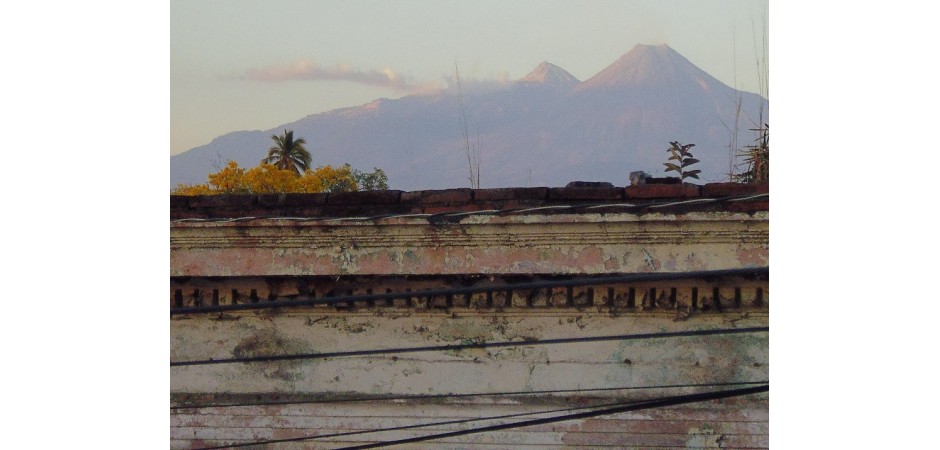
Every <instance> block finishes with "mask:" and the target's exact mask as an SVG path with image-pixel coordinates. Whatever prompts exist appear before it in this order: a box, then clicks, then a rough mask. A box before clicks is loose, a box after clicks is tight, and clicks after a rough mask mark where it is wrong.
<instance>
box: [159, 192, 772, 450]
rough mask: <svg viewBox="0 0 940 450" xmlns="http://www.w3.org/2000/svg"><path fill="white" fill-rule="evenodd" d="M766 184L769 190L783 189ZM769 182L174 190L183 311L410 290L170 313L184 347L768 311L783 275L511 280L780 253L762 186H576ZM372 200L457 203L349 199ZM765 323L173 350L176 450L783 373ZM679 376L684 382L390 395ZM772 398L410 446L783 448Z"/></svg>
mask: <svg viewBox="0 0 940 450" xmlns="http://www.w3.org/2000/svg"><path fill="white" fill-rule="evenodd" d="M631 188H633V189H631ZM677 189H678V190H677ZM761 189H763V192H766V187H763V188H758V191H760V190H761ZM758 193H759V192H758ZM753 194H755V192H753V190H752V189H751V188H747V189H744V190H743V191H742V188H740V187H739V186H737V185H706V186H702V187H698V186H695V187H690V186H665V187H656V186H654V187H650V188H649V189H647V188H642V187H639V188H638V187H628V188H626V189H623V188H609V189H599V190H598V189H593V190H592V189H586V190H585V189H580V190H579V189H547V188H530V189H523V190H518V189H509V190H483V191H479V190H478V191H472V190H451V191H443V192H419V193H401V192H397V193H396V192H379V193H362V195H358V194H356V195H351V196H349V195H345V196H344V195H335V196H334V195H332V194H330V195H320V196H274V197H271V196H269V197H264V196H257V197H252V198H228V199H225V198H199V199H179V198H175V199H174V200H173V202H174V205H175V206H173V209H172V211H171V216H172V217H173V218H175V219H182V220H175V221H173V222H172V223H171V241H170V247H171V267H170V273H171V283H170V306H171V309H174V308H183V307H202V306H209V305H232V304H242V303H246V302H248V303H254V304H258V305H263V304H264V302H268V301H292V300H302V299H311V298H314V299H320V298H329V297H331V296H334V295H338V296H342V295H352V294H366V293H385V292H394V293H404V294H405V295H403V296H402V297H400V298H396V299H393V300H388V301H385V300H382V301H375V302H349V303H350V304H344V305H327V306H317V307H308V306H304V307H287V308H277V309H263V310H260V311H239V312H223V313H211V314H209V313H200V314H176V315H173V316H171V358H170V359H171V361H177V362H178V361H192V360H204V359H225V358H233V357H251V356H265V355H283V354H297V353H322V352H335V351H353V350H372V349H390V348H410V347H419V346H433V345H444V344H457V343H469V342H479V341H518V342H520V343H522V342H523V341H527V340H532V339H552V338H575V337H585V336H600V335H623V334H639V333H657V332H668V331H688V330H712V329H735V328H744V327H766V326H767V324H768V309H767V305H768V302H769V284H768V282H767V280H766V279H738V278H734V277H730V278H725V279H720V280H704V279H686V280H674V281H669V282H647V283H642V282H641V283H621V284H599V285H596V286H584V287H577V288H571V289H565V288H548V289H541V290H530V291H526V290H519V289H516V290H512V289H505V290H502V288H501V286H505V285H510V284H512V283H515V282H519V281H520V280H523V279H525V280H542V279H557V278H558V277H563V276H566V275H567V276H580V277H584V276H593V275H605V274H625V273H664V272H670V273H677V272H688V271H703V270H716V269H736V268H754V267H764V266H767V265H768V255H769V246H768V243H769V239H768V213H767V207H766V198H764V200H761V201H760V202H758V203H754V202H743V203H721V204H717V203H708V205H710V206H708V207H703V208H699V207H698V206H695V205H696V204H693V206H695V207H694V208H692V209H691V210H689V209H688V208H686V206H683V207H682V208H680V210H674V208H673V209H670V208H672V207H669V208H658V207H657V208H654V210H653V209H643V210H636V209H635V208H633V207H632V206H630V207H628V208H627V209H626V210H625V209H624V208H621V207H619V206H616V205H615V206H605V207H604V208H594V207H593V206H591V209H586V210H573V209H571V208H569V206H570V204H571V203H572V202H575V203H577V202H582V203H585V202H586V203H593V202H597V201H604V202H608V203H612V204H616V203H618V202H624V201H636V200H643V199H653V200H656V201H661V202H666V203H665V204H667V205H668V204H669V203H668V202H678V203H682V204H683V205H688V204H689V203H688V201H689V199H690V198H692V199H695V198H702V197H708V196H711V197H721V196H728V195H743V196H747V195H753ZM669 195H672V196H677V197H678V198H671V199H670V198H667V197H668V196H669ZM703 200H707V199H703ZM553 202H555V203H553ZM558 202H561V203H565V204H566V205H567V206H564V208H565V209H563V210H561V211H554V212H548V211H544V210H532V211H528V212H523V213H518V214H517V213H512V214H463V212H466V213H472V212H473V211H479V210H482V209H487V208H490V207H492V208H497V209H503V208H509V207H535V208H542V207H545V206H551V205H552V204H558ZM716 205H717V206H716ZM631 208H633V209H631ZM368 211H380V212H384V213H391V214H396V215H398V214H402V213H415V214H418V213H420V214H429V213H430V214H439V213H440V214H445V213H446V214H455V213H456V214H457V216H453V215H451V216H446V217H443V219H444V220H440V219H442V218H441V217H436V219H435V218H429V217H427V216H412V217H401V216H397V217H373V218H369V219H362V218H350V217H349V215H350V214H362V213H363V212H368ZM220 214H221V216H220ZM248 216H251V217H248ZM279 216H280V218H278V217H279ZM283 216H290V217H283ZM314 216H316V217H314ZM226 217H228V218H229V219H226ZM324 217H333V219H329V220H324ZM343 217H345V219H344V218H343ZM188 218H189V219H188ZM192 218H204V219H208V220H190V219H192ZM232 218H240V219H238V220H231V219H232ZM466 285H486V286H492V287H493V289H494V290H493V291H492V292H487V293H477V294H473V295H467V296H451V297H446V298H445V297H443V296H437V297H428V296H421V295H420V292H419V291H421V290H424V289H438V288H452V287H456V286H466ZM412 291H413V292H412ZM631 293H632V294H631ZM667 294H668V295H667ZM768 339H769V337H768V334H767V333H766V332H758V333H748V334H733V335H716V336H699V337H673V338H654V339H646V340H636V341H632V340H623V341H603V342H582V343H568V344H558V345H544V346H542V345H519V346H514V347H506V348H491V349H468V350H458V351H430V352H415V353H402V354H383V355H369V356H344V357H335V358H327V359H304V360H292V361H268V362H251V363H229V364H208V365H196V366H174V367H171V402H172V404H173V405H175V406H177V407H178V408H176V409H173V410H172V412H171V420H172V424H171V448H178V449H188V448H201V447H206V446H214V445H221V444H233V443H244V442H252V441H259V440H270V439H289V438H297V437H302V436H311V435H323V434H330V433H337V432H350V431H356V430H368V429H374V428H383V427H392V426H400V425H408V424H415V423H427V422H434V421H440V420H446V419H447V418H473V417H486V416H496V415H502V414H511V413H520V412H533V411H544V410H550V409H557V408H564V407H571V406H580V405H588V404H596V403H605V402H613V401H622V400H640V399H651V398H659V397H662V396H667V395H678V394H688V393H694V392H701V391H702V390H703V389H716V388H715V387H712V388H703V387H695V386H693V385H697V384H715V383H743V382H761V381H766V380H767V379H768V374H769V372H768V363H769V359H768V357H769V355H768V347H769V346H768ZM671 385H681V386H685V387H673V388H659V389H629V390H616V391H615V390H606V391H592V392H581V393H571V392H569V393H556V394H552V395H548V394H544V395H535V396H521V397H516V396H496V397H492V396H491V397H456V398H453V397H452V398H412V399H410V400H391V399H388V397H394V396H402V395H407V396H415V395H422V396H427V395H439V394H467V393H482V392H490V393H492V392H532V391H542V390H559V389H562V390H569V389H597V388H599V389H610V388H620V387H631V388H643V387H649V386H659V387H662V386H671ZM376 397H378V398H379V399H376ZM382 397H384V398H385V399H382ZM370 398H371V399H370ZM337 400H342V401H337ZM278 401H294V402H302V403H296V404H289V405H288V404H283V405H272V404H268V405H265V406H237V407H236V406H230V407H211V408H205V407H200V408H191V407H194V406H199V405H204V404H206V403H214V402H222V403H271V402H278ZM767 401H768V396H767V395H754V396H749V397H740V398H735V399H731V400H722V401H710V402H704V403H700V404H693V405H685V406H676V407H670V408H662V409H655V410H648V411H636V412H631V413H621V414H615V415H610V416H605V417H600V418H594V419H586V420H577V421H570V422H562V423H558V424H551V425H540V426H538V427H531V428H520V429H515V430H504V431H500V432H492V433H484V434H478V435H470V436H463V437H457V438H451V439H447V440H443V441H434V442H431V443H427V444H417V445H409V446H407V448H471V447H472V448H516V447H520V448H522V447H525V446H529V447H538V448H571V447H578V446H580V447H594V448H597V447H612V448H653V447H655V448H766V447H768V431H767ZM490 423H492V422H490ZM478 425H480V424H473V425H466V424H464V425H461V424H452V425H439V426H436V427H432V428H431V429H422V430H420V431H415V430H399V431H395V432H392V433H383V434H382V435H380V436H379V435H355V436H347V437H336V438H327V439H322V440H312V441H305V442H281V443H277V444H269V445H267V446H259V447H258V448H278V449H282V448H283V449H295V448H335V447H341V446H344V445H354V444H357V443H368V442H374V441H376V440H388V439H395V438H404V437H410V436H417V435H423V434H428V433H432V432H440V431H445V430H453V429H460V428H466V427H469V426H478Z"/></svg>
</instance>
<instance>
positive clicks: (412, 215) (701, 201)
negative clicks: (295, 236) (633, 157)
mask: <svg viewBox="0 0 940 450" xmlns="http://www.w3.org/2000/svg"><path fill="white" fill-rule="evenodd" d="M769 196H770V194H758V195H752V196H747V197H724V198H707V199H703V198H697V199H690V200H684V201H679V202H670V203H655V202H651V203H644V204H638V205H637V204H630V203H592V204H587V205H549V206H536V207H531V208H511V209H488V210H481V211H462V212H454V213H442V214H423V213H408V214H388V215H377V216H368V217H257V216H248V217H237V218H209V219H206V218H186V219H174V220H171V221H170V223H171V224H172V223H185V222H223V223H224V222H241V221H251V220H292V221H301V222H322V221H327V222H342V221H349V222H361V221H376V220H388V219H401V218H429V219H430V218H439V219H445V220H446V219H447V218H457V217H467V216H473V215H503V214H506V215H512V214H524V213H531V212H538V211H553V210H578V209H600V208H637V209H643V208H665V207H673V206H682V205H691V204H705V203H718V202H741V201H749V200H755V199H759V198H764V197H769Z"/></svg>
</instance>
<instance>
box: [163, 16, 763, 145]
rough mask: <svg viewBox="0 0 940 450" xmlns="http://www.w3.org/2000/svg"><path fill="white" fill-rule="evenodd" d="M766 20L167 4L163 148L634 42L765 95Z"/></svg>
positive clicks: (595, 54)
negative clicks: (167, 139)
mask: <svg viewBox="0 0 940 450" xmlns="http://www.w3.org/2000/svg"><path fill="white" fill-rule="evenodd" d="M767 16H768V4H767V0H688V1H678V0H676V1H664V0H653V1H639V0H614V1H610V0H608V1H601V0H581V1H573V0H564V1H546V0H535V1H522V0H509V1H506V0H503V1H465V0H464V1H440V0H401V1H394V2H393V1H332V0H330V1H323V0H318V1H301V0H271V1H248V0H198V1H194V0H185V1H183V0H173V1H172V2H171V16H170V23H171V29H170V41H171V44H170V58H171V65H170V74H171V75H170V89H171V123H170V126H171V149H170V151H171V154H173V153H179V152H182V151H185V150H188V149H190V148H193V147H195V146H198V145H202V144H206V143H208V142H209V141H210V140H212V139H214V138H215V137H217V136H220V135H223V134H225V133H229V132H232V131H238V130H255V129H266V128H270V127H274V126H277V125H279V124H282V123H285V122H289V121H293V120H296V119H299V118H301V117H304V116H306V115H308V114H312V113H317V112H322V111H328V110H331V109H335V108H339V107H345V106H355V105H359V104H363V103H367V102H369V101H371V100H374V99H376V98H381V97H388V98H397V97H401V96H404V95H408V94H410V93H413V92H416V91H421V90H422V89H429V88H433V87H434V86H441V85H444V84H445V83H446V82H445V77H451V76H453V74H454V63H455V61H456V62H457V63H458V64H459V67H460V71H461V77H462V78H465V79H468V80H473V79H476V80H481V81H483V80H506V79H509V80H512V79H517V78H521V77H523V76H525V74H526V73H528V72H529V71H530V70H532V69H533V68H534V67H535V66H536V65H538V64H539V63H540V62H541V61H543V60H545V61H549V62H551V63H554V64H556V65H558V66H560V67H562V68H564V69H566V70H568V71H569V72H571V74H572V75H574V76H575V77H577V78H579V79H581V80H585V79H587V78H590V77H591V76H593V75H594V74H596V73H597V72H599V71H600V70H602V69H603V68H604V67H606V66H607V65H609V64H611V63H612V62H614V61H615V60H616V59H617V58H619V57H620V56H621V55H623V54H624V53H626V52H627V51H629V50H630V49H631V48H633V46H634V45H636V44H668V45H669V46H671V47H672V48H674V49H675V50H676V51H678V52H679V53H681V54H682V55H684V56H685V57H686V58H688V59H689V60H691V61H692V62H693V63H694V64H696V65H698V66H699V67H701V68H702V69H704V70H705V71H707V72H709V73H710V74H712V75H713V76H715V77H716V78H718V79H719V80H721V81H723V82H724V83H726V84H728V85H731V86H733V87H738V88H739V89H742V90H746V91H750V92H759V90H760V88H759V84H758V71H757V67H756V66H757V58H758V56H757V53H756V51H762V48H755V44H756V45H757V46H758V47H761V45H762V40H763V36H764V29H765V26H766V25H767V24H768V20H767ZM298 78H300V79H298ZM344 79H356V80H358V81H344ZM272 80H279V81H272Z"/></svg>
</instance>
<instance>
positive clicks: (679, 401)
mask: <svg viewBox="0 0 940 450" xmlns="http://www.w3.org/2000/svg"><path fill="white" fill-rule="evenodd" d="M769 390H770V385H769V384H768V385H764V386H757V387H752V388H742V389H732V390H729V391H715V392H706V393H700V394H688V395H678V396H674V397H666V398H662V399H659V400H651V401H646V402H640V403H636V404H628V405H623V406H615V407H612V408H605V409H600V410H595V411H586V412H582V413H575V414H566V415H564V416H558V417H548V418H544V419H533V420H524V421H521V422H513V423H506V424H499V425H490V426H486V427H479V428H471V429H467V430H457V431H450V432H446V433H437V434H432V435H427V436H419V437H413V438H407V439H397V440H392V441H385V442H376V443H374V444H366V445H355V446H351V447H342V448H340V449H337V450H362V449H368V448H379V447H388V446H391V445H401V444H411V443H415V442H423V441H430V440H435V439H443V438H448V437H455V436H464V435H467V434H476V433H483V432H487V431H499V430H507V429H512V428H522V427H528V426H533V425H542V424H546V423H555V422H563V421H567V420H577V419H587V418H591V417H597V416H606V415H610V414H617V413H622V412H629V411H639V410H643V409H653V408H663V407H667V406H675V405H683V404H688V403H697V402H702V401H708V400H718V399H725V398H731V397H740V396H744V395H753V394H758V393H761V392H768V391H769Z"/></svg>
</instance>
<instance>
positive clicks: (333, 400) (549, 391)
mask: <svg viewBox="0 0 940 450" xmlns="http://www.w3.org/2000/svg"><path fill="white" fill-rule="evenodd" d="M767 383H768V381H766V380H764V381H740V382H734V383H693V384H664V385H657V386H628V387H608V388H583V389H546V390H537V391H510V392H474V393H467V394H418V395H375V396H357V397H339V398H328V399H318V400H284V401H271V402H260V401H259V402H252V403H205V404H198V405H178V406H171V407H170V410H171V411H178V410H186V409H206V408H236V407H243V406H275V405H307V404H322V403H356V402H373V401H398V400H436V399H457V398H470V397H517V396H526V395H544V394H573V393H584V392H610V391H636V390H654V389H678V388H690V387H719V386H748V385H753V384H767Z"/></svg>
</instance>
